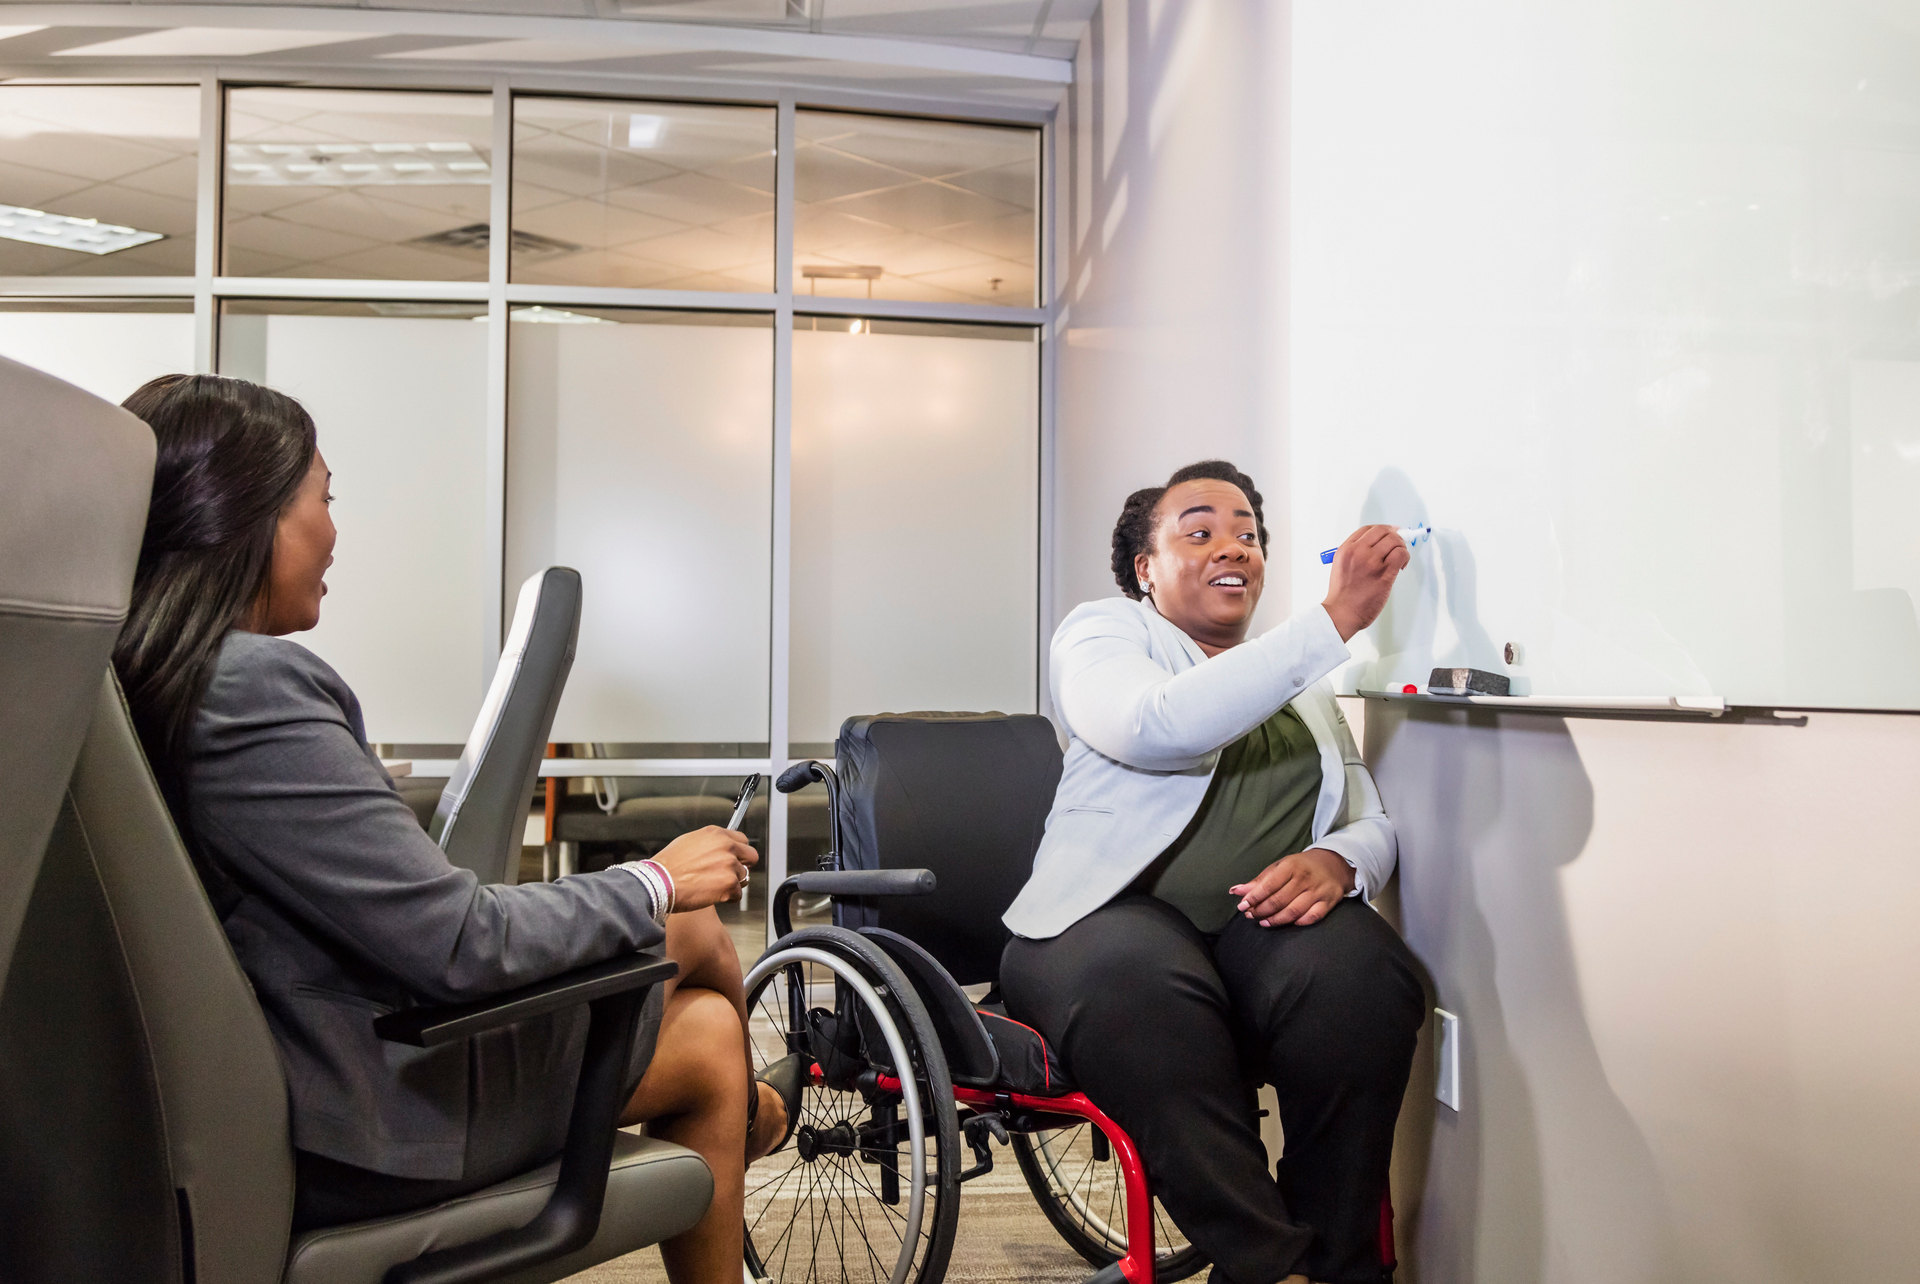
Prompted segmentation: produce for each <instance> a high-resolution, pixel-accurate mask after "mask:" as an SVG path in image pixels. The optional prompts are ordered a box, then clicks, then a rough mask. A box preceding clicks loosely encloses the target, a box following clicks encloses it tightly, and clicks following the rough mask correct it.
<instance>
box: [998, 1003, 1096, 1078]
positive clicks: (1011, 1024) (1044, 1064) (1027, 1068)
mask: <svg viewBox="0 0 1920 1284" xmlns="http://www.w3.org/2000/svg"><path fill="white" fill-rule="evenodd" d="M974 1011H976V1012H978V1013H979V1014H980V1024H981V1025H983V1026H985V1027H986V1028H987V1037H988V1038H990V1039H992V1040H993V1046H994V1048H995V1049H996V1050H998V1052H999V1053H1000V1082H999V1083H998V1084H997V1085H995V1086H997V1087H1000V1088H1004V1089H1005V1090H1006V1091H1008V1092H1024V1093H1026V1094H1027V1095H1028V1096H1031V1097H1064V1096H1066V1095H1067V1094H1068V1093H1069V1092H1072V1091H1074V1086H1073V1081H1072V1080H1070V1079H1069V1078H1067V1072H1066V1071H1065V1070H1063V1069H1061V1067H1060V1059H1059V1058H1058V1057H1056V1056H1054V1055H1053V1049H1052V1048H1050V1047H1048V1046H1047V1041H1046V1040H1045V1039H1043V1038H1041V1037H1040V1032H1039V1031H1038V1030H1036V1029H1034V1028H1033V1027H1032V1026H1030V1025H1022V1024H1021V1023H1020V1022H1018V1021H1015V1020H1014V1019H1013V1018H1012V1017H1010V1016H1008V1015H1007V1009H1006V1008H1005V1006H1003V1005H1002V1004H998V1003H980V1004H976V1005H975V1006H974Z"/></svg>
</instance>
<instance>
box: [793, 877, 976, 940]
mask: <svg viewBox="0 0 1920 1284" xmlns="http://www.w3.org/2000/svg"><path fill="white" fill-rule="evenodd" d="M939 885H940V884H939V881H938V880H937V879H935V878H934V876H933V871H932V870H930V869H823V870H818V871H814V872H811V873H806V874H795V875H793V876H792V877H791V878H789V879H787V881H786V882H784V883H782V884H780V888H779V890H778V891H776V892H774V894H773V930H774V933H775V935H777V936H785V935H786V934H787V933H788V932H791V931H792V930H793V917H792V914H791V912H790V911H789V909H788V902H789V901H791V900H792V899H793V895H794V893H795V892H825V893H826V894H827V895H829V896H832V897H834V898H836V899H838V898H839V897H842V896H925V895H927V894H929V893H930V892H932V891H934V890H935V889H936V888H937V887H939Z"/></svg>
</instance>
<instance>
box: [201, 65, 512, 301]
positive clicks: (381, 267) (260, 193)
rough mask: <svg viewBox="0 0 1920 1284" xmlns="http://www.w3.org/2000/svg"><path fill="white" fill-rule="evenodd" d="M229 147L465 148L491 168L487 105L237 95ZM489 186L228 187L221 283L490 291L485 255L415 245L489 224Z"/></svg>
mask: <svg viewBox="0 0 1920 1284" xmlns="http://www.w3.org/2000/svg"><path fill="white" fill-rule="evenodd" d="M228 113H229V114H228V126H227V137H228V140H229V142H234V143H255V144H258V143H276V142H277V143H351V144H359V145H363V146H365V145H370V144H374V143H401V142H409V143H432V142H460V143H466V144H468V145H469V146H470V147H472V148H473V150H474V152H475V153H476V154H477V155H479V156H480V157H481V158H482V159H484V160H486V161H487V162H488V163H489V164H491V163H492V159H493V158H492V155H491V141H492V123H491V122H492V116H491V113H492V103H491V100H490V99H489V98H488V97H487V96H486V95H484V94H459V93H415V92H404V93H403V92H391V93H389V92H381V91H365V90H306V89H236V90H234V91H232V93H231V94H229V96H228ZM488 200H489V195H488V188H487V186H486V184H485V183H462V184H446V185H433V186H425V185H422V186H410V185H391V186H375V185H366V186H326V187H320V186H314V187H303V186H257V185H252V184H247V183H240V182H235V181H234V179H233V176H232V175H231V174H229V177H228V182H227V184H226V201H225V207H224V216H225V219H226V229H225V236H224V245H225V253H226V268H225V270H226V272H227V273H228V274H229V275H233V276H261V277H272V276H284V277H330V278H336V279H338V278H347V279H389V280H391V279H400V280H420V281H484V280H485V279H486V276H487V260H486V254H485V253H484V251H474V250H455V249H443V248H438V247H432V246H421V245H414V244H409V242H413V241H416V240H418V239H419V238H421V237H424V236H432V235H436V234H439V233H443V232H447V231H450V230H452V229H454V228H458V227H464V226H471V225H472V224H475V223H485V222H486V221H487V216H488Z"/></svg>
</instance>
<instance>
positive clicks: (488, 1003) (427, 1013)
mask: <svg viewBox="0 0 1920 1284" xmlns="http://www.w3.org/2000/svg"><path fill="white" fill-rule="evenodd" d="M929 877H931V875H929ZM679 971H680V965H679V964H678V963H675V962H674V961H673V960H672V959H663V958H661V957H660V956H659V955H657V954H628V955H624V956H622V957H620V958H617V959H608V960H607V961H606V962H605V963H594V964H590V965H588V966H587V967H582V968H575V969H574V970H573V971H571V972H564V973H562V974H561V975H559V976H556V977H551V978H549V979H547V980H545V981H536V982H534V983H533V984H532V985H524V986H521V987H520V988H519V989H517V990H509V991H507V992H506V993H505V994H496V995H494V996H493V997H492V998H489V999H477V1000H475V1001H474V1002H472V1003H441V1004H435V1005H433V1006H431V1007H417V1008H405V1009H402V1010H401V1011H399V1012H390V1013H388V1014H387V1015H386V1016H383V1017H378V1018H376V1019H375V1020H374V1023H373V1032H374V1033H375V1034H376V1035H378V1036H379V1037H380V1038H382V1039H385V1040H386V1041H387V1042H388V1043H408V1044H412V1045H413V1046H414V1047H416V1048H431V1047H434V1046H436V1045H438V1044H442V1043H451V1042H453V1041H454V1040H455V1039H464V1038H467V1037H468V1036H470V1035H475V1034H479V1033H481V1032H483V1031H486V1030H495V1029H498V1028H499V1027H501V1026H503V1025H512V1024H513V1023H514V1022H516V1021H525V1020H527V1019H528V1018H529V1017H537V1016H542V1015H544V1014H546V1013H548V1012H558V1011H560V1010H561V1009H562V1008H574V1007H579V1006H580V1005H581V1004H583V1003H591V1002H593V1001H594V1000H595V999H603V998H605V997H607V996H608V995H610V994H620V993H622V992H624V991H627V990H637V989H642V988H645V987H647V986H652V985H657V984H659V983H660V982H661V981H665V980H669V979H671V978H672V977H674V976H676V975H677V974H678V973H679Z"/></svg>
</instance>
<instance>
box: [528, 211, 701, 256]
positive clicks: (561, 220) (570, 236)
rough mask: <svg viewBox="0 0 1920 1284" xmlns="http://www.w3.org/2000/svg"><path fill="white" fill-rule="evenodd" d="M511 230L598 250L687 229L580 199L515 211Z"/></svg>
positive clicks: (667, 221)
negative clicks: (532, 209)
mask: <svg viewBox="0 0 1920 1284" xmlns="http://www.w3.org/2000/svg"><path fill="white" fill-rule="evenodd" d="M513 228H514V231H516V232H532V233H533V234H534V235H536V236H551V237H554V238H555V239H557V240H562V241H571V242H573V243H574V244H576V245H585V246H590V247H595V248H600V249H606V248H609V247H612V246H619V245H624V244H626V243H627V242H629V241H640V240H645V239H647V238H649V237H655V236H666V235H669V234H670V233H673V232H684V231H686V230H687V227H686V224H684V223H677V222H674V221H672V220H670V219H664V218H656V217H655V216H653V215H651V214H643V213H641V212H640V211H638V210H630V209H624V208H622V207H621V206H618V205H608V204H607V203H606V202H604V201H580V200H575V201H568V202H567V203H566V204H564V205H549V206H547V207H546V208H545V209H540V210H534V211H531V212H529V213H524V214H523V213H517V212H516V213H515V215H514V218H513Z"/></svg>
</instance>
